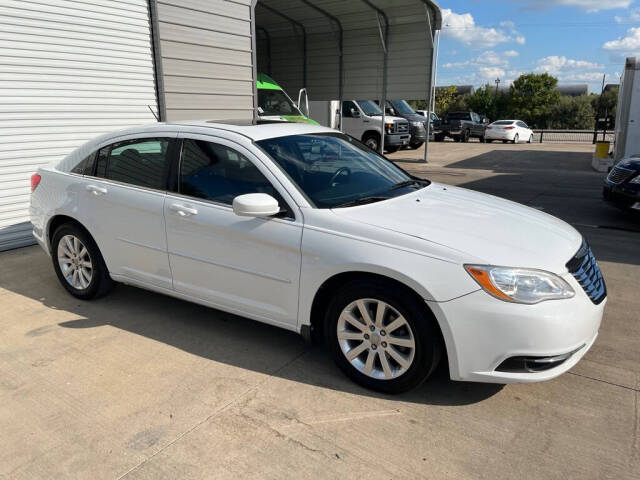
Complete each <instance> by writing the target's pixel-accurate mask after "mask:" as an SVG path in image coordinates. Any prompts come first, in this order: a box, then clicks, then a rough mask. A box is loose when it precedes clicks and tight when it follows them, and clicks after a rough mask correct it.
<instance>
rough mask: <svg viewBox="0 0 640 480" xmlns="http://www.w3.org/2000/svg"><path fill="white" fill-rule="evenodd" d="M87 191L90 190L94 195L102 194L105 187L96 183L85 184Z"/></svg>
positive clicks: (105, 190) (105, 191)
mask: <svg viewBox="0 0 640 480" xmlns="http://www.w3.org/2000/svg"><path fill="white" fill-rule="evenodd" d="M87 192H91V193H93V194H94V195H104V194H105V193H107V189H106V188H104V187H98V186H96V185H87Z"/></svg>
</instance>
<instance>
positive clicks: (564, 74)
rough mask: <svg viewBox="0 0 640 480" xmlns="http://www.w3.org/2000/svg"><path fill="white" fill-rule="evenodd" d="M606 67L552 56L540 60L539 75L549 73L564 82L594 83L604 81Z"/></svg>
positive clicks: (537, 69)
mask: <svg viewBox="0 0 640 480" xmlns="http://www.w3.org/2000/svg"><path fill="white" fill-rule="evenodd" d="M603 69H604V65H600V64H598V63H594V62H589V61H586V60H574V59H571V58H567V57H564V56H557V55H552V56H550V57H544V58H541V59H540V60H538V65H537V67H536V68H535V71H536V72H537V73H548V74H550V75H553V76H554V77H557V78H558V80H560V81H564V82H586V83H593V82H597V81H598V80H601V79H602V75H604V72H603Z"/></svg>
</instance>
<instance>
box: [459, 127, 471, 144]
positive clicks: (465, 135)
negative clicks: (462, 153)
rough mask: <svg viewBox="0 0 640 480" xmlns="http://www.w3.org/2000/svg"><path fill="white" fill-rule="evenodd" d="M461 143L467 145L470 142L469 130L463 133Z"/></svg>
mask: <svg viewBox="0 0 640 480" xmlns="http://www.w3.org/2000/svg"><path fill="white" fill-rule="evenodd" d="M460 141H461V142H462V143H467V142H468V141H469V130H465V131H464V132H462V135H461V136H460Z"/></svg>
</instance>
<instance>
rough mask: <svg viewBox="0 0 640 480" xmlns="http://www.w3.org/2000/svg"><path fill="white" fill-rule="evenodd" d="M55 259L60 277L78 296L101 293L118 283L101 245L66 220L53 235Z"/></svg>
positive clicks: (89, 296)
mask: <svg viewBox="0 0 640 480" xmlns="http://www.w3.org/2000/svg"><path fill="white" fill-rule="evenodd" d="M83 252H84V253H83ZM51 259H52V261H53V269H54V270H55V272H56V275H57V276H58V280H60V283H61V284H62V286H63V287H64V288H65V289H66V290H67V291H68V292H69V293H70V294H71V295H73V296H74V297H77V298H80V299H82V300H89V299H92V298H97V297H101V296H103V295H105V294H106V293H108V292H109V290H111V289H112V288H113V286H114V282H113V280H112V279H111V277H110V276H109V271H108V270H107V267H106V265H105V263H104V259H103V258H102V254H101V253H100V250H99V249H98V246H97V245H96V243H95V242H94V241H93V239H92V238H91V236H90V235H89V234H88V233H87V232H86V231H85V230H84V229H82V228H80V227H78V226H77V225H74V224H69V223H66V224H63V225H61V226H60V227H58V228H57V230H56V231H55V232H54V234H53V237H52V239H51ZM87 264H88V265H87ZM63 270H64V271H63ZM74 271H75V273H74Z"/></svg>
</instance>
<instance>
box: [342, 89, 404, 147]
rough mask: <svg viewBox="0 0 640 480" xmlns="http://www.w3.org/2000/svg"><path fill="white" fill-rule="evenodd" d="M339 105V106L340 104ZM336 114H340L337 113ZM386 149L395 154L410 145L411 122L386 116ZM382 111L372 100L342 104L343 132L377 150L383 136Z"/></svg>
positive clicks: (351, 101)
mask: <svg viewBox="0 0 640 480" xmlns="http://www.w3.org/2000/svg"><path fill="white" fill-rule="evenodd" d="M338 105H339V104H338ZM335 113H338V112H337V111H336V112H335ZM384 120H385V125H384V129H385V130H384V148H385V150H386V151H388V152H390V153H393V152H396V151H397V150H399V149H400V147H404V146H407V145H409V143H410V142H411V133H410V131H409V122H407V120H405V119H404V118H402V117H396V116H393V115H387V116H385V119H384ZM382 128H383V125H382V110H381V109H380V107H379V106H378V105H377V104H376V103H375V102H373V101H371V100H346V101H344V102H342V131H343V132H344V133H346V134H348V135H351V136H352V137H354V138H356V139H358V140H360V141H362V143H364V144H365V145H366V146H368V147H369V148H371V149H372V150H375V151H376V152H377V151H378V150H379V148H380V138H381V136H382V134H381V132H382Z"/></svg>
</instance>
